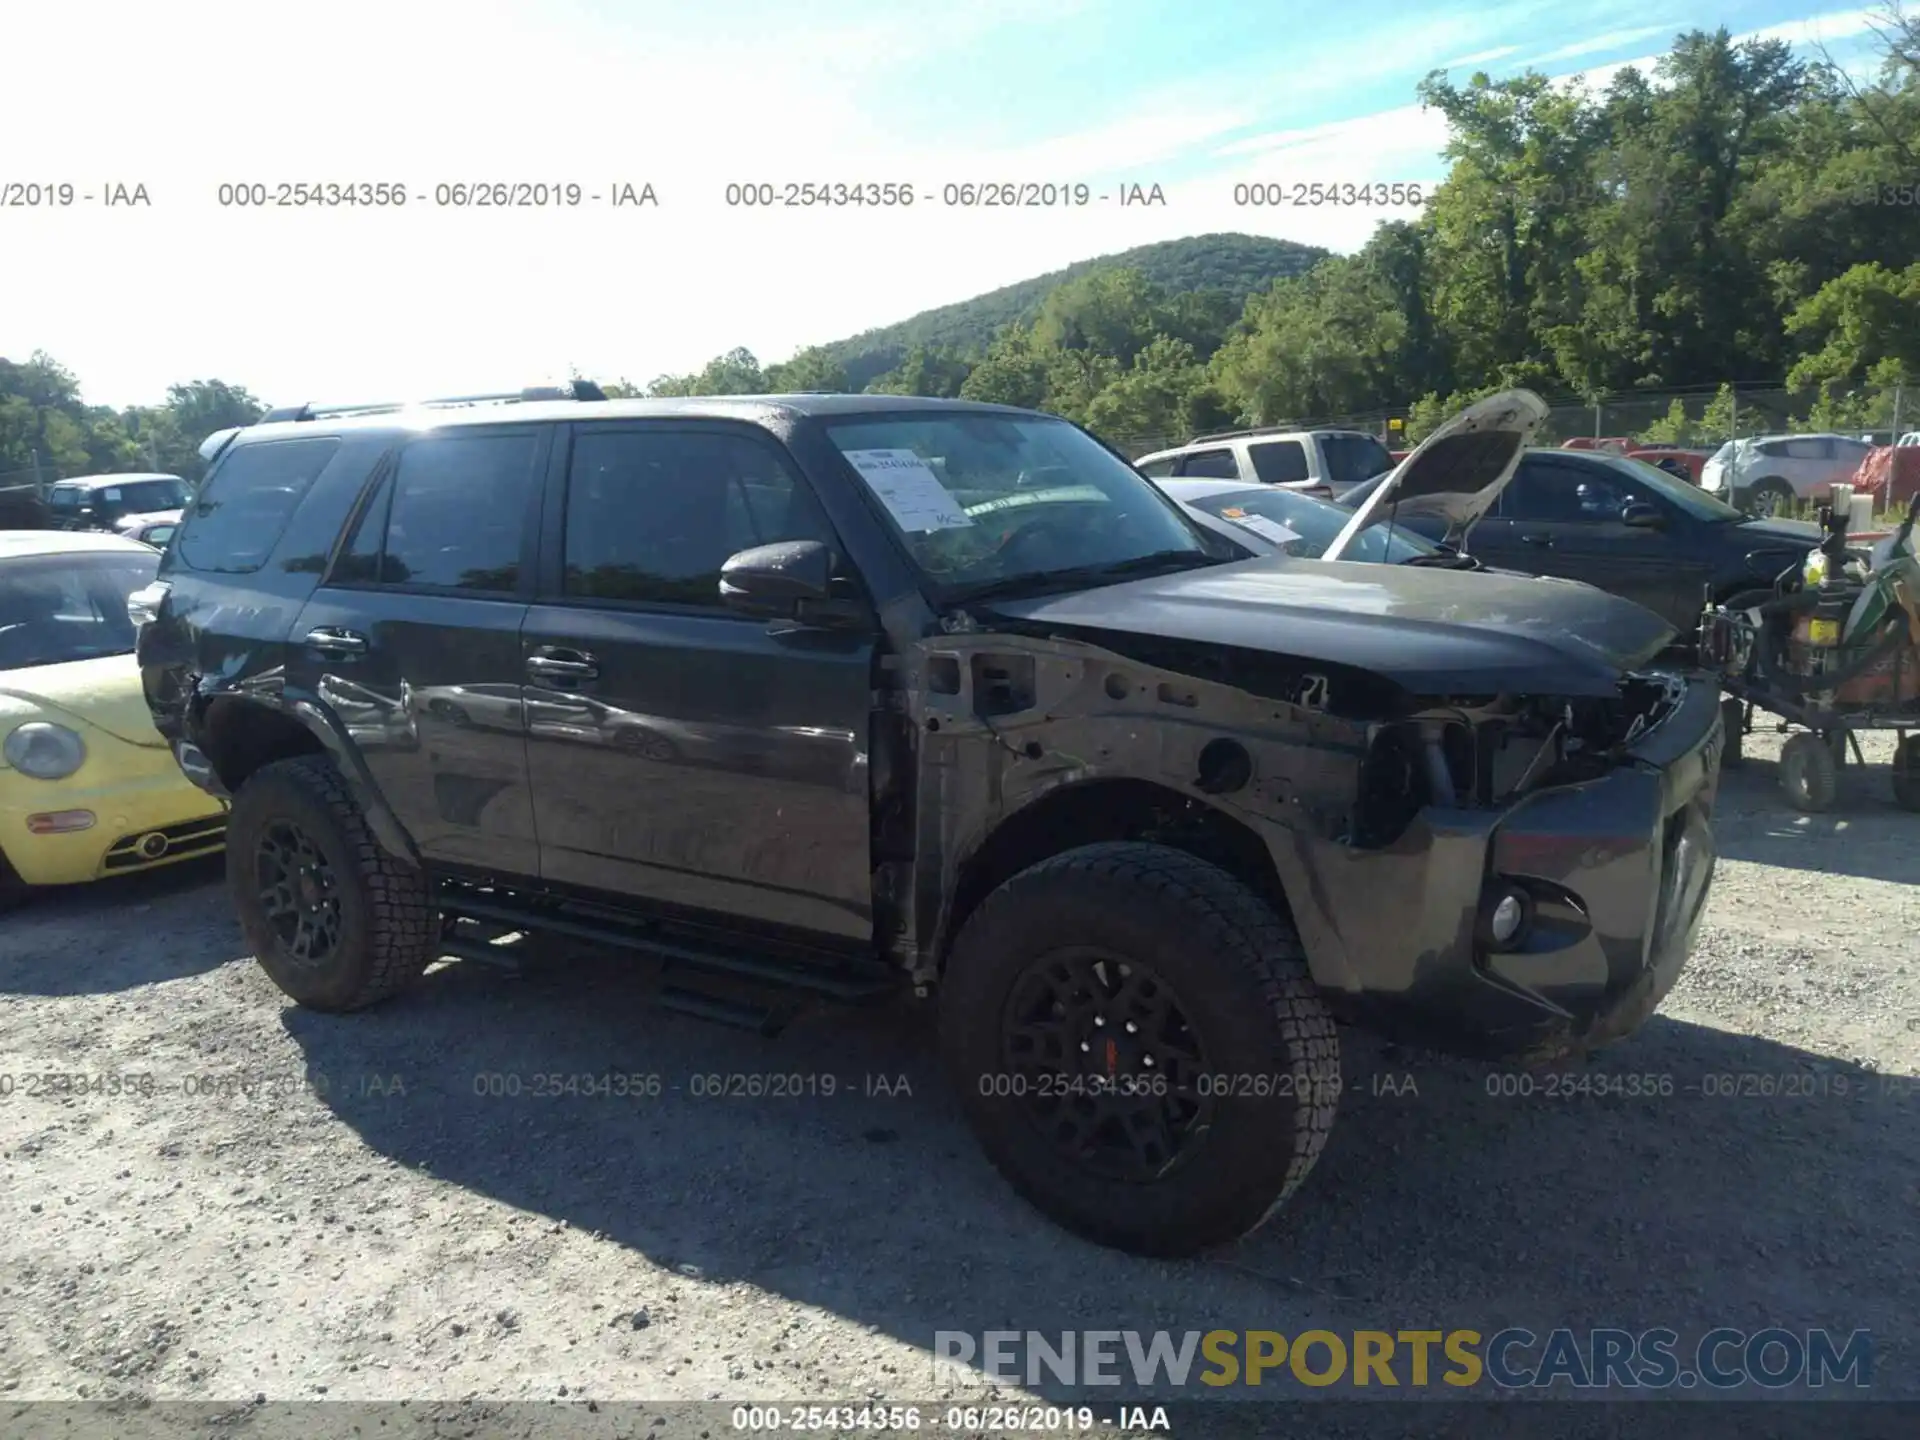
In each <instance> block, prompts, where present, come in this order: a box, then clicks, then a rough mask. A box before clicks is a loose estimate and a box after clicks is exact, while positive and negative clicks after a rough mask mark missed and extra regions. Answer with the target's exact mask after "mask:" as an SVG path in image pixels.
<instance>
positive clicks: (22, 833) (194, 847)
mask: <svg viewBox="0 0 1920 1440" xmlns="http://www.w3.org/2000/svg"><path fill="white" fill-rule="evenodd" d="M89 738H90V739H91V738H92V737H89ZM105 758H106V757H104V756H100V757H99V758H98V759H96V758H92V757H90V758H89V760H88V762H87V764H85V765H83V766H82V767H81V768H80V770H79V771H78V772H76V773H75V774H74V775H72V776H70V777H69V778H67V779H66V780H51V781H49V780H34V779H31V778H29V777H27V776H23V775H17V774H12V773H7V774H5V775H0V851H4V853H5V855H6V858H7V861H8V863H9V864H11V865H12V866H13V868H14V871H15V873H16V874H18V875H19V877H20V878H21V879H22V880H23V881H25V882H26V883H27V884H29V885H71V884H79V883H83V882H86V881H89V880H98V879H101V878H103V877H105V876H108V875H120V874H130V873H132V872H133V871H136V870H152V869H156V868H158V867H160V866H162V865H172V864H176V863H178V862H179V861H182V860H191V859H193V858H194V857H196V856H200V855H211V854H214V853H216V852H217V851H219V850H220V849H221V847H222V846H223V845H224V844H225V841H226V828H227V807H226V805H225V804H224V803H223V802H221V801H220V800H218V799H216V798H215V797H213V796H211V795H208V794H206V793H205V792H204V791H202V790H200V789H198V788H197V787H195V786H194V785H192V784H190V783H188V781H187V779H186V777H185V776H184V775H182V774H181V773H180V767H179V765H178V764H177V763H176V762H175V760H174V758H173V756H172V754H171V753H169V752H168V751H167V750H165V749H163V748H161V747H158V746H122V747H118V748H117V750H116V751H115V752H114V754H113V758H112V763H111V764H102V763H100V762H101V760H103V759H105ZM72 810H84V811H88V812H90V813H91V814H92V815H93V817H94V823H93V824H92V825H91V826H89V827H88V828H86V829H84V830H68V831H64V832H60V833H55V834H35V833H34V832H33V831H32V830H31V829H30V828H29V827H28V818H29V817H30V816H33V815H45V814H52V813H56V812H61V811H72Z"/></svg>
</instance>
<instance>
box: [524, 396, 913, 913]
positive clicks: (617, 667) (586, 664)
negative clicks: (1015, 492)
mask: <svg viewBox="0 0 1920 1440" xmlns="http://www.w3.org/2000/svg"><path fill="white" fill-rule="evenodd" d="M568 439H569V442H570V445H569V453H567V454H565V455H564V456H562V457H560V458H559V461H558V462H557V463H556V465H555V467H554V468H555V478H554V481H553V482H550V487H549V496H548V503H547V511H546V522H545V530H546V533H547V535H548V537H549V538H548V540H547V543H546V546H545V554H544V556H543V564H542V568H541V584H540V592H539V595H538V598H537V599H536V601H535V604H534V606H533V609H532V611H531V612H530V614H529V615H528V618H527V624H526V628H525V631H524V634H523V647H522V657H521V658H522V661H523V665H524V670H523V675H524V681H523V683H524V684H525V687H526V690H525V694H526V697H527V711H528V719H529V731H530V735H529V740H528V754H529V761H530V767H531V774H532V781H533V796H534V805H535V812H536V815H537V819H538V824H539V829H540V842H541V866H542V869H541V873H542V874H543V876H545V877H546V878H547V879H549V880H552V881H556V882H559V883H562V884H566V885H574V886H582V887H589V888H592V889H597V890H605V891H613V892H617V893H619V894H622V895H624V896H629V897H635V898H639V899H643V900H650V901H653V902H656V903H658V904H661V905H666V906H675V907H686V908H691V909H695V910H702V911H710V912H721V913H724V914H726V915H728V916H729V917H733V918H737V919H742V920H747V921H757V922H762V923H765V924H770V925H780V926H793V927H799V928H803V929H807V930H811V931H815V932H820V933H825V934H833V935H838V936H843V937H847V938H852V939H856V940H861V941H865V940H867V939H869V938H870V936H871V934H872V923H873V915H872V891H873V886H872V873H871V863H870V859H869V853H868V852H869V844H868V836H869V816H870V805H869V798H868V783H867V756H868V730H869V716H870V713H871V710H872V704H873V699H872V695H873V674H872V671H873V656H874V645H875V640H876V637H877V634H878V625H877V623H874V624H870V625H866V626H864V627H863V628H859V629H845V630H826V629H811V628H801V627H799V626H796V625H793V624H790V623H784V622H778V623H771V624H770V623H768V622H767V621H765V620H755V619H750V618H747V617H744V616H740V615H737V614H735V613H733V612H732V611H730V610H727V609H726V608H724V607H723V606H722V604H721V603H720V596H719V579H720V568H721V566H722V564H723V563H724V562H725V561H726V560H727V559H728V558H729V557H730V556H732V555H734V554H735V553H737V552H738V551H741V550H745V549H750V548H752V547H754V546H756V545H764V544H772V543H774V542H776V541H780V540H809V539H817V540H822V541H825V542H827V543H828V544H829V545H830V546H833V547H834V548H835V550H836V553H839V547H838V544H837V542H836V540H835V537H834V534H833V531H832V528H831V526H830V525H829V523H828V521H827V519H826V517H825V516H824V515H823V514H822V513H821V511H820V507H819V505H818V504H817V502H816V501H815V499H814V497H813V494H812V491H811V490H810V489H809V487H808V485H807V483H806V481H805V479H804V477H803V476H802V475H801V474H800V473H799V472H798V470H797V469H796V468H795V466H794V465H793V463H792V460H791V457H790V456H789V455H788V454H787V452H786V450H785V448H784V447H783V446H781V445H780V444H779V443H778V442H777V441H775V440H774V439H773V437H771V436H770V435H768V434H767V433H766V432H765V431H762V430H760V429H759V428H758V427H754V426H746V425H737V424H726V423H723V422H698V421H636V422H608V423H605V424H586V425H577V426H572V427H570V434H569V437H568ZM843 583H845V584H847V585H848V586H849V587H850V588H851V589H857V587H853V582H852V579H851V577H846V579H845V580H844V582H843Z"/></svg>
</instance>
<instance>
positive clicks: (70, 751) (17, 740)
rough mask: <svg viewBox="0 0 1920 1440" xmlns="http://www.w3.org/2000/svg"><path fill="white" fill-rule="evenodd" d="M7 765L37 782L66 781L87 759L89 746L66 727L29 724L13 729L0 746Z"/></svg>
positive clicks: (32, 721)
mask: <svg viewBox="0 0 1920 1440" xmlns="http://www.w3.org/2000/svg"><path fill="white" fill-rule="evenodd" d="M0 754H4V755H5V756H6V758H7V764H9V765H11V766H12V767H13V768H14V769H16V770H18V771H19V772H20V773H21V774H22V775H30V776H32V777H33V778H34V779H35V780H64V779H66V778H67V776H69V775H71V774H73V772H74V771H76V770H78V769H79V768H80V767H81V766H82V765H83V764H85V763H86V759H87V745H86V742H85V741H84V740H82V739H81V738H80V737H79V735H77V734H76V733H74V732H73V731H72V730H69V729H68V728H67V727H66V726H64V725H55V724H52V723H51V722H49V721H46V720H29V721H28V722H27V723H26V724H25V725H18V726H15V727H14V730H13V733H12V734H11V735H9V736H7V742H6V744H5V745H4V746H0Z"/></svg>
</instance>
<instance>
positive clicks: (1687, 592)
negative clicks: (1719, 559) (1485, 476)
mask: <svg viewBox="0 0 1920 1440" xmlns="http://www.w3.org/2000/svg"><path fill="white" fill-rule="evenodd" d="M1630 503H1633V504H1646V505H1652V506H1654V507H1655V508H1656V509H1657V510H1659V511H1660V513H1661V515H1662V518H1663V520H1664V522H1665V523H1664V524H1663V525H1662V526H1661V527H1660V528H1657V529H1656V528H1650V527H1644V526H1635V525H1628V524H1625V523H1624V522H1623V521H1622V520H1621V518H1620V517H1621V515H1622V513H1623V512H1624V510H1625V509H1626V507H1627V505H1628V504H1630ZM1685 522H1686V517H1685V516H1683V515H1681V514H1680V513H1679V512H1678V510H1676V509H1675V508H1674V507H1673V506H1672V505H1670V504H1668V503H1667V502H1666V501H1665V500H1664V499H1662V498H1661V497H1660V496H1658V495H1656V494H1654V493H1653V492H1652V491H1651V490H1649V489H1647V488H1645V487H1643V486H1639V485H1635V484H1634V483H1633V481H1632V480H1631V478H1630V477H1628V476H1626V475H1625V474H1622V473H1621V472H1620V471H1618V470H1616V469H1614V468H1613V467H1612V466H1610V465H1607V464H1604V463H1594V462H1583V461H1581V460H1577V459H1574V458H1572V457H1571V456H1569V457H1568V458H1565V459H1562V458H1559V457H1558V456H1555V455H1553V454H1551V453H1545V454H1531V455H1528V456H1526V457H1525V458H1524V459H1523V460H1522V461H1521V462H1520V468H1519V470H1518V471H1517V472H1516V473H1515V475H1514V477H1513V481H1512V483H1510V484H1509V485H1508V486H1507V488H1506V489H1505V490H1504V491H1502V492H1501V494H1500V501H1499V504H1498V506H1497V507H1496V508H1495V511H1494V513H1493V514H1491V515H1489V516H1487V517H1486V518H1485V519H1483V520H1482V521H1481V522H1480V523H1479V525H1477V526H1475V527H1474V530H1473V533H1472V537H1471V541H1470V544H1469V547H1468V548H1469V549H1470V550H1471V551H1472V553H1473V554H1475V555H1477V556H1479V557H1480V558H1481V559H1482V560H1484V561H1485V562H1486V563H1488V564H1489V565H1495V566H1499V567H1501V568H1504V569H1511V570H1520V571H1524V572H1525V573H1527V574H1529V575H1558V576H1561V577H1564V578H1565V579H1569V580H1584V581H1585V582H1586V583H1588V584H1589V585H1595V586H1598V587H1599V588H1600V589H1602V590H1606V591H1608V592H1610V593H1612V594H1615V595H1619V596H1622V597H1624V598H1625V599H1628V600H1633V601H1636V602H1637V603H1639V604H1641V605H1645V606H1646V607H1647V608H1648V609H1649V610H1653V611H1655V612H1657V613H1659V614H1660V615H1663V616H1665V617H1666V618H1667V619H1668V620H1670V621H1672V620H1675V619H1676V617H1677V616H1678V615H1679V614H1680V611H1681V610H1682V608H1684V607H1683V605H1682V599H1681V597H1682V596H1683V595H1684V596H1685V597H1686V602H1685V605H1686V606H1688V607H1691V611H1692V612H1693V613H1692V614H1689V615H1688V617H1687V620H1686V623H1687V624H1689V625H1690V624H1691V623H1692V621H1693V618H1694V615H1696V614H1697V612H1698V609H1699V603H1698V596H1699V593H1700V578H1701V577H1700V576H1699V575H1698V574H1697V573H1696V571H1697V568H1698V567H1696V566H1690V565H1688V564H1685V563H1683V556H1682V554H1681V550H1682V547H1681V546H1680V545H1678V544H1677V543H1676V533H1675V532H1676V529H1678V528H1681V527H1684V525H1685Z"/></svg>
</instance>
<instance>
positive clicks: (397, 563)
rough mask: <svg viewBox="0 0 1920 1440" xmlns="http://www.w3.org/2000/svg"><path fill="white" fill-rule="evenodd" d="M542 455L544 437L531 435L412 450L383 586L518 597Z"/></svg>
mask: <svg viewBox="0 0 1920 1440" xmlns="http://www.w3.org/2000/svg"><path fill="white" fill-rule="evenodd" d="M539 450H540V437H539V436H538V435H535V434H533V433H531V432H528V431H506V432H501V431H493V432H488V433H483V434H472V435H433V436H429V437H427V438H426V439H423V440H416V441H414V442H413V443H412V444H411V445H408V446H407V447H406V449H404V450H402V451H401V452H400V459H399V461H398V462H397V463H396V464H395V466H394V469H393V475H392V478H391V480H390V481H389V482H388V483H389V484H390V486H391V490H392V497H391V499H390V500H388V501H387V503H386V509H387V524H386V543H385V545H384V546H383V547H382V553H381V565H380V571H379V574H380V579H381V581H382V582H383V583H385V584H389V585H436V586H442V587H445V588H447V589H453V590H479V591H485V592H488V593H490V594H511V593H512V592H513V591H514V589H515V588H517V587H518V585H519V583H520V547H521V544H522V542H523V540H524V539H525V536H526V528H527V505H528V502H529V500H530V498H531V496H532V493H533V483H534V470H533V462H534V459H535V457H536V456H537V455H538V454H539ZM375 500H376V504H377V503H378V501H379V500H380V497H378V496H376V497H375ZM368 513H369V514H371V513H373V512H372V511H369V512H368ZM357 543H358V542H357V541H356V544H357Z"/></svg>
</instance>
